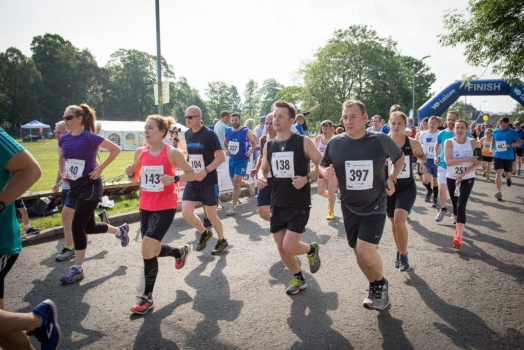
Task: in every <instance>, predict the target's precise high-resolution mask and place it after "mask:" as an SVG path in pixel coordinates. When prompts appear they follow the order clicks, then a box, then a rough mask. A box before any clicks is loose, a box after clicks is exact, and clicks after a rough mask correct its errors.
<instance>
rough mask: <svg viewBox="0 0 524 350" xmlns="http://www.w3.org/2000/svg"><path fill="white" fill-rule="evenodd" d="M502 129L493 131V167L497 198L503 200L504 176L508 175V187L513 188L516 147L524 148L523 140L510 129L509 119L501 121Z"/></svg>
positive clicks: (503, 118) (505, 118)
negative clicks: (512, 179)
mask: <svg viewBox="0 0 524 350" xmlns="http://www.w3.org/2000/svg"><path fill="white" fill-rule="evenodd" d="M499 124H500V128H497V129H495V130H494V131H493V134H492V137H493V149H494V150H495V154H494V158H493V166H494V168H495V172H496V174H495V186H496V188H497V192H496V193H495V198H497V199H498V200H499V201H500V200H502V192H501V191H502V175H503V172H504V173H505V174H504V175H506V185H507V186H508V187H510V186H511V184H512V181H511V168H512V166H513V164H512V163H513V161H514V160H515V154H514V153H515V151H514V147H520V146H522V143H523V142H524V141H523V140H521V139H520V137H519V135H518V134H517V132H516V131H515V130H513V129H511V128H510V127H509V118H508V117H501V118H500V119H499Z"/></svg>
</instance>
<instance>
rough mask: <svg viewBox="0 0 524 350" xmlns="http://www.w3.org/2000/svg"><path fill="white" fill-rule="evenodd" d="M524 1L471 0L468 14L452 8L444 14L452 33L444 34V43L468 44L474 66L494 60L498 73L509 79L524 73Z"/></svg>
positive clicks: (466, 49) (469, 58)
mask: <svg viewBox="0 0 524 350" xmlns="http://www.w3.org/2000/svg"><path fill="white" fill-rule="evenodd" d="M523 14H524V2H523V1H505V0H470V1H469V6H468V16H467V17H468V18H467V19H466V18H465V17H466V16H465V15H464V14H462V13H459V12H458V11H457V10H452V11H449V12H447V13H446V14H445V15H444V27H445V28H446V29H447V30H448V31H449V34H445V35H441V36H440V39H439V42H440V44H441V45H443V46H451V47H455V46H457V45H465V52H464V54H465V56H466V62H467V63H469V64H471V65H473V66H482V67H487V66H488V65H490V64H492V65H493V66H492V72H493V73H494V74H502V76H503V78H504V79H506V80H511V79H514V78H521V77H523V76H524V35H523V25H522V23H523V21H524V17H523Z"/></svg>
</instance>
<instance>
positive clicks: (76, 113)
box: [58, 103, 129, 284]
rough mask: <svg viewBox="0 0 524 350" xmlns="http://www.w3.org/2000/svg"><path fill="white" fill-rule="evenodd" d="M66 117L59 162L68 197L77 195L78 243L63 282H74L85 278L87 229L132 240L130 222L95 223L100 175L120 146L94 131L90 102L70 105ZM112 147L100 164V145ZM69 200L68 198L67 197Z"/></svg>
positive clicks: (75, 226) (74, 226)
mask: <svg viewBox="0 0 524 350" xmlns="http://www.w3.org/2000/svg"><path fill="white" fill-rule="evenodd" d="M64 120H65V123H66V128H67V129H68V130H69V133H67V134H66V135H64V136H62V137H61V138H60V140H58V146H59V147H60V149H59V154H60V157H61V158H64V160H63V161H61V162H60V164H65V169H64V170H63V169H60V173H62V174H64V173H66V172H67V173H66V176H65V179H64V180H66V181H68V182H69V185H70V191H69V193H68V194H67V197H68V198H72V199H75V212H74V214H73V223H72V226H71V227H72V231H73V242H74V244H75V265H73V266H72V267H71V269H70V270H69V273H68V274H67V275H65V276H64V277H62V278H60V282H62V283H64V284H68V283H74V282H77V281H80V280H81V279H83V278H84V269H83V267H82V263H83V262H84V258H85V254H86V248H87V234H88V233H96V234H98V233H112V234H115V235H116V238H117V239H118V240H120V243H121V244H122V247H125V246H127V245H128V244H129V236H128V231H129V226H128V225H127V224H123V225H121V226H119V227H114V226H111V225H108V224H106V223H103V222H102V223H95V209H96V207H97V206H98V203H99V202H101V201H102V191H103V188H102V179H101V178H100V176H101V175H102V172H103V171H104V169H105V168H107V166H108V165H109V164H111V162H112V161H113V160H114V159H115V158H116V157H117V156H118V154H119V153H120V148H118V146H117V145H115V144H114V143H113V142H111V141H109V140H106V139H104V138H103V137H102V136H100V135H97V134H95V133H94V130H95V121H96V116H95V111H94V110H93V109H91V107H89V106H88V105H87V104H84V103H83V104H81V105H80V106H75V105H71V106H69V107H67V108H66V110H65V112H64ZM99 147H103V148H104V149H106V150H108V151H109V156H108V157H107V159H106V160H105V161H104V162H103V163H102V164H100V165H97V162H96V155H97V152H98V148H99ZM66 200H67V199H66Z"/></svg>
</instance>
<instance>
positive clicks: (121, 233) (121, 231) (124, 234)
mask: <svg viewBox="0 0 524 350" xmlns="http://www.w3.org/2000/svg"><path fill="white" fill-rule="evenodd" d="M116 238H118V239H119V240H120V244H122V247H127V245H128V244H129V225H128V224H123V225H120V226H118V231H117V233H116Z"/></svg>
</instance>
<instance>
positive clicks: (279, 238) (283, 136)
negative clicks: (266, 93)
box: [258, 101, 322, 294]
mask: <svg viewBox="0 0 524 350" xmlns="http://www.w3.org/2000/svg"><path fill="white" fill-rule="evenodd" d="M273 106H274V107H275V108H274V109H273V126H274V128H275V130H276V132H277V137H276V138H275V139H272V140H271V141H268V142H267V143H266V144H265V146H264V150H263V158H262V164H261V166H260V171H259V174H258V176H259V177H258V188H259V189H260V190H262V189H263V188H264V187H266V186H267V179H268V175H269V172H271V178H272V180H273V181H272V182H273V192H272V193H271V209H270V211H271V216H270V220H269V223H270V231H271V233H272V234H273V238H274V239H275V242H276V243H277V248H278V252H279V253H280V258H281V259H282V261H283V262H284V264H285V265H286V267H287V268H288V269H289V270H290V271H291V272H292V273H293V275H294V277H293V279H292V280H291V282H290V284H289V286H288V287H287V289H286V293H287V294H297V293H298V292H299V291H301V290H303V289H305V288H307V284H306V280H305V279H304V276H303V275H302V271H301V270H300V267H299V266H298V261H297V257H296V256H297V255H303V254H307V257H308V260H309V268H310V271H311V273H315V272H317V271H318V269H319V268H320V258H319V254H318V253H319V250H320V247H319V245H318V244H317V243H315V242H313V243H312V244H306V243H303V242H301V241H300V240H301V238H302V233H304V232H305V230H306V224H307V222H308V219H309V210H310V208H311V193H310V183H311V176H310V174H309V161H310V160H311V161H312V162H313V163H314V164H315V166H316V167H315V170H314V171H313V173H312V176H313V178H316V177H317V175H318V171H319V170H318V163H319V162H320V159H321V158H322V156H321V154H320V152H319V151H318V149H317V148H316V146H315V144H314V143H313V141H311V139H310V138H309V137H304V136H300V135H297V134H294V133H292V132H291V125H292V124H293V121H294V120H295V115H296V111H295V107H294V106H293V105H292V104H291V103H288V102H285V101H277V102H275V103H274V105H273Z"/></svg>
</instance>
